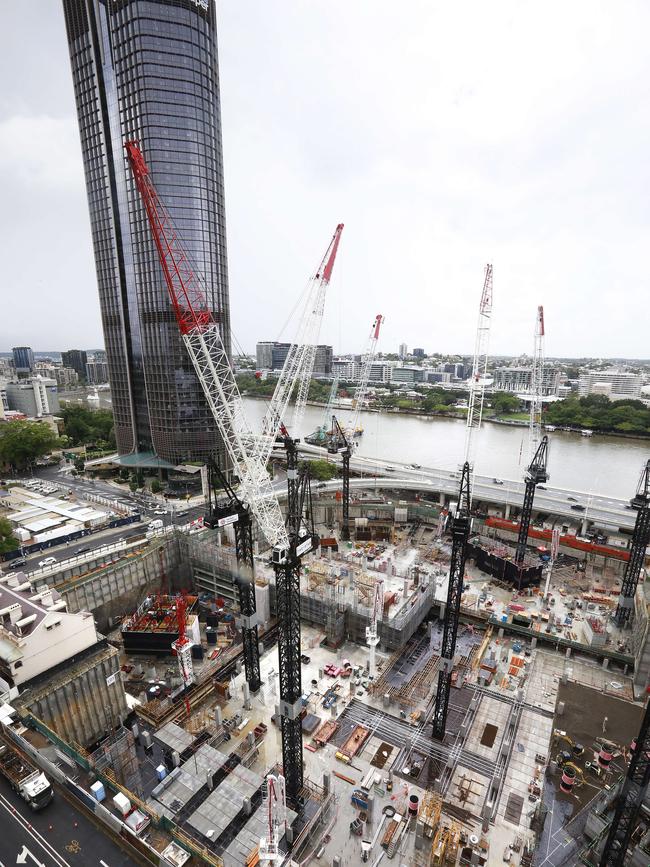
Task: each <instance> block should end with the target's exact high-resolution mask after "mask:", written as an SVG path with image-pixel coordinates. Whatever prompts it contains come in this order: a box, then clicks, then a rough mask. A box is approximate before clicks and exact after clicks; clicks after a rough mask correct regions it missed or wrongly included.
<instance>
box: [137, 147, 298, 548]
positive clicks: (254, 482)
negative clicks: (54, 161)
mask: <svg viewBox="0 0 650 867" xmlns="http://www.w3.org/2000/svg"><path fill="white" fill-rule="evenodd" d="M125 147H126V152H127V156H128V159H129V163H130V165H131V169H132V171H133V176H134V179H135V184H136V187H137V189H138V192H139V193H140V197H141V200H142V203H143V205H144V208H145V211H146V214H147V218H148V220H149V225H150V227H151V232H152V235H153V239H154V242H155V245H156V248H157V250H158V255H159V259H160V265H161V268H162V271H163V274H164V277H165V282H166V284H167V290H168V292H169V297H170V301H171V303H172V307H173V309H174V313H175V315H176V319H177V321H178V326H179V329H180V332H181V336H182V339H183V342H184V344H185V347H186V349H187V352H188V355H189V356H190V359H191V361H192V364H193V366H194V369H195V371H196V375H197V377H198V379H199V382H200V383H201V386H202V388H203V393H204V395H205V399H206V401H207V403H208V406H209V407H210V411H211V412H212V415H213V417H214V420H215V422H216V424H217V427H218V429H219V433H220V434H221V438H222V440H223V443H224V445H225V448H226V450H227V452H228V456H229V458H230V460H231V462H232V467H233V472H234V473H235V475H237V476H238V478H239V481H240V485H241V499H242V500H243V501H244V502H245V503H247V504H248V505H249V506H250V508H251V510H252V512H253V514H254V515H255V517H256V519H257V522H258V525H259V528H260V530H261V532H262V533H263V534H264V536H265V538H266V540H267V542H268V543H269V545H271V546H279V547H284V548H286V547H287V545H288V537H287V531H286V528H285V524H284V517H283V515H282V512H281V510H280V506H279V504H278V500H277V497H276V495H275V492H274V490H273V487H272V485H271V479H270V477H269V474H268V471H267V469H266V463H267V461H266V459H265V457H264V452H263V450H262V448H261V443H260V440H259V437H257V436H256V435H255V434H254V433H253V431H252V430H251V428H250V426H249V425H248V422H247V419H246V415H245V413H244V405H243V401H242V398H241V395H240V393H239V389H238V388H237V383H236V382H235V376H234V372H233V369H232V366H231V364H230V359H229V358H228V353H227V352H226V348H225V346H224V343H223V339H222V336H221V328H220V325H219V316H218V315H215V314H213V312H212V311H211V310H210V309H209V307H208V304H207V300H206V298H207V293H206V291H205V287H204V286H203V284H202V282H201V280H200V278H199V277H198V275H197V273H196V272H195V271H194V268H193V266H192V263H191V262H190V260H189V257H188V255H187V253H186V251H185V249H184V247H183V244H182V243H181V240H180V238H179V237H178V234H177V232H176V229H175V227H174V225H173V222H172V220H171V217H170V215H169V213H168V211H167V209H166V208H165V206H164V204H163V203H162V201H161V200H160V198H159V197H158V193H157V191H156V189H155V187H154V185H153V182H152V180H151V175H150V173H149V168H148V166H147V164H146V162H145V160H144V157H143V155H142V152H141V151H140V148H139V146H138V144H137V142H135V141H128V142H126V144H125Z"/></svg>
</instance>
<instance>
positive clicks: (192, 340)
mask: <svg viewBox="0 0 650 867" xmlns="http://www.w3.org/2000/svg"><path fill="white" fill-rule="evenodd" d="M125 148H126V152H127V158H128V160H129V163H130V166H131V170H132V172H133V176H134V179H135V184H136V188H137V190H138V192H139V194H140V197H141V200H142V204H143V206H144V209H145V211H146V214H147V219H148V221H149V226H150V229H151V233H152V236H153V240H154V243H155V245H156V249H157V251H158V256H159V259H160V265H161V268H162V271H163V275H164V278H165V282H166V284H167V290H168V293H169V297H170V301H171V304H172V307H173V310H174V313H175V316H176V319H177V322H178V326H179V329H180V332H181V335H182V339H183V342H184V344H185V347H186V349H187V352H188V355H189V356H190V359H191V361H192V364H193V366H194V369H195V371H196V374H197V377H198V379H199V382H200V383H201V386H202V389H203V393H204V395H205V398H206V401H207V402H208V406H209V407H210V410H211V412H212V415H213V417H214V420H215V422H216V424H217V427H218V429H219V433H220V434H221V437H222V439H223V442H224V444H225V447H226V450H227V452H228V457H229V458H230V460H231V462H232V465H233V472H234V473H235V475H237V476H238V478H239V483H240V493H241V501H242V502H243V503H246V504H247V505H248V506H249V508H250V509H251V511H252V513H253V515H254V517H255V519H256V521H257V523H258V526H259V529H260V531H261V532H262V534H263V535H264V537H265V538H266V540H267V542H268V543H269V544H270V545H271V546H272V548H273V550H272V563H273V567H274V570H275V572H276V591H277V609H278V620H279V622H280V629H279V639H278V652H279V674H280V714H281V727H282V758H283V765H284V775H285V779H286V787H287V797H288V799H289V800H290V802H291V803H293V804H296V803H297V802H298V799H299V793H300V789H301V788H302V781H303V769H302V732H301V720H300V710H301V704H302V702H301V686H302V684H301V672H300V563H301V558H302V556H304V554H306V553H307V552H308V551H311V550H313V548H314V547H315V546H316V545H317V544H318V537H317V536H316V534H315V533H314V532H313V517H311V520H312V526H311V532H302V530H303V510H304V508H305V506H306V505H307V506H308V508H309V516H313V512H312V510H311V489H310V487H309V475H308V473H307V472H306V471H303V472H302V473H299V472H298V460H297V449H296V444H295V441H294V440H292V439H291V438H290V437H289V436H288V434H287V432H286V429H285V428H284V426H282V427H281V428H280V432H281V434H282V436H283V439H284V444H285V448H286V450H287V488H288V515H287V524H286V526H285V521H284V518H283V516H282V512H281V510H280V505H279V503H278V500H277V497H276V496H275V492H274V490H273V487H272V485H271V480H270V478H269V475H268V472H267V469H266V458H268V454H269V453H270V448H272V445H273V444H271V445H270V446H268V449H269V450H268V451H267V443H266V442H265V441H264V438H260V437H258V436H256V435H255V434H254V433H253V431H252V430H251V428H250V427H249V425H248V422H247V420H246V416H245V413H244V407H243V401H242V398H241V395H240V393H239V389H238V388H237V383H236V382H235V377H234V373H233V370H232V367H231V364H230V359H229V358H228V354H227V352H226V349H225V346H224V343H223V340H222V337H221V331H220V327H219V322H218V318H217V317H215V316H214V314H213V313H212V311H211V310H210V309H209V307H208V305H207V301H206V292H205V290H204V287H203V285H202V283H201V281H200V280H199V277H198V275H197V274H196V272H195V271H194V269H193V267H192V264H191V262H190V260H189V257H188V255H187V253H186V251H185V249H184V248H183V245H182V243H181V241H180V239H179V237H178V234H177V232H176V229H175V228H174V225H173V223H172V220H171V217H170V215H169V213H168V212H167V210H166V208H165V206H164V204H163V203H162V201H161V200H160V198H159V196H158V193H157V191H156V189H155V187H154V184H153V182H152V179H151V175H150V173H149V168H148V166H147V164H146V162H145V159H144V157H143V155H142V152H141V151H140V148H139V146H138V144H137V142H135V141H127V142H126V143H125ZM340 229H342V226H340V227H339V231H337V234H336V235H335V239H333V242H332V245H331V247H330V253H329V256H326V260H324V261H325V267H324V269H323V277H326V278H327V279H328V280H329V276H330V275H331V268H332V267H333V264H334V255H335V250H336V246H337V242H338V238H339V237H340ZM274 423H275V422H274ZM278 424H280V422H278ZM267 438H268V436H267Z"/></svg>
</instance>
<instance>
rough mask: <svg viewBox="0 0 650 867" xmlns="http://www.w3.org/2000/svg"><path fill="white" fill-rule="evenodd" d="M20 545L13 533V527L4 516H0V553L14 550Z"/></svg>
mask: <svg viewBox="0 0 650 867" xmlns="http://www.w3.org/2000/svg"><path fill="white" fill-rule="evenodd" d="M19 547H20V542H19V541H18V539H16V537H15V536H14V534H13V527H12V526H11V523H10V522H9V521H8V520H7V519H6V518H0V554H6V553H7V551H15V550H16V548H19Z"/></svg>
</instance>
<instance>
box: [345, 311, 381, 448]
mask: <svg viewBox="0 0 650 867" xmlns="http://www.w3.org/2000/svg"><path fill="white" fill-rule="evenodd" d="M383 321H384V317H383V316H382V315H381V313H378V314H377V315H376V316H375V319H374V322H373V323H372V328H371V329H370V337H369V339H368V346H367V349H366V352H365V355H364V356H363V361H362V364H361V372H360V374H359V384H358V385H357V388H356V390H355V392H354V401H353V404H352V408H353V414H352V419H351V421H350V426H349V428H348V433H349V435H350V436H358V435H359V434H360V433H363V431H362V429H361V427H360V425H359V422H360V414H361V408H362V406H363V403H364V401H365V399H366V393H367V391H368V382H369V381H370V369H371V367H372V364H373V362H374V360H375V355H376V354H377V341H378V340H379V329H380V328H381V325H382V322H383Z"/></svg>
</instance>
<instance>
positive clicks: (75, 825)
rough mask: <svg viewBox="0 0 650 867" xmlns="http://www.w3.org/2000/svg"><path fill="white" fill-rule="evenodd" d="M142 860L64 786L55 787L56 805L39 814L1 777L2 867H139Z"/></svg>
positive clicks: (0, 835)
mask: <svg viewBox="0 0 650 867" xmlns="http://www.w3.org/2000/svg"><path fill="white" fill-rule="evenodd" d="M50 828H51V830H50ZM138 863H139V862H138V861H135V860H134V859H133V858H132V857H131V856H130V855H127V853H126V852H125V851H124V850H123V849H122V848H121V847H120V846H118V844H117V843H115V842H114V841H113V839H112V838H111V837H108V836H107V835H106V834H105V833H103V831H102V830H101V828H100V826H98V825H95V824H94V822H92V821H91V820H90V819H89V818H88V817H87V816H86V814H85V813H82V812H81V811H80V810H79V809H77V807H75V806H74V805H73V804H72V803H70V801H69V800H68V799H67V798H65V797H64V796H63V794H62V793H61V790H60V789H58V788H56V789H55V795H54V801H53V802H52V803H51V804H49V805H48V806H47V807H45V809H44V810H41V811H40V812H37V813H34V812H32V811H31V810H30V808H29V807H28V806H27V804H26V803H25V802H24V801H23V800H22V798H19V797H18V795H16V794H15V792H13V791H12V790H11V787H10V786H9V785H8V784H7V782H6V780H4V779H0V867H15V865H20V864H24V865H26V867H86V865H88V867H137V865H138Z"/></svg>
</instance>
